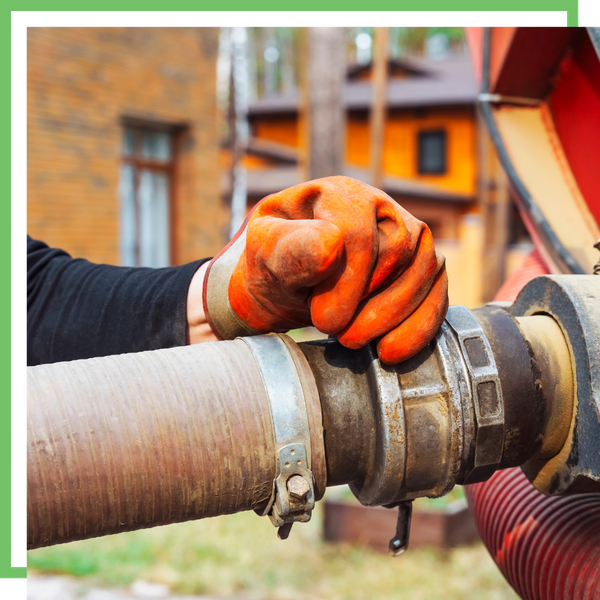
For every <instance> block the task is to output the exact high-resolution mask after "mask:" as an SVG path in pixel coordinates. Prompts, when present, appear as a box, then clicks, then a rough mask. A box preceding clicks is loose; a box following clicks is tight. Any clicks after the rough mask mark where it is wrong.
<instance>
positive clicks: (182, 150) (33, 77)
mask: <svg viewBox="0 0 600 600" xmlns="http://www.w3.org/2000/svg"><path fill="white" fill-rule="evenodd" d="M217 49H218V30H217V29H214V28H33V29H29V32H28V50H27V51H28V56H27V59H28V63H27V64H28V97H27V102H28V146H27V147H28V150H27V152H28V232H29V234H30V235H32V236H33V237H37V238H39V239H42V240H44V241H45V242H47V243H48V244H50V245H54V246H58V247H61V248H64V249H65V250H67V251H68V252H70V253H71V254H72V255H74V256H81V257H85V258H88V259H89V260H92V261H95V262H106V263H112V264H127V265H136V264H137V265H140V264H141V265H148V266H163V265H166V264H181V263H185V262H189V261H191V260H194V259H196V258H201V257H205V256H211V255H213V254H214V253H215V252H217V251H218V250H219V249H220V248H221V247H222V246H223V243H224V241H225V235H226V233H225V232H226V231H227V221H228V214H227V213H226V211H225V209H224V207H223V204H222V201H221V194H220V188H219V185H220V181H219V163H218V146H219V144H218V127H217V108H216V97H215V84H216V77H215V71H216V58H217Z"/></svg>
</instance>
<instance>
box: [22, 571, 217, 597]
mask: <svg viewBox="0 0 600 600" xmlns="http://www.w3.org/2000/svg"><path fill="white" fill-rule="evenodd" d="M27 600H214V599H213V598H209V597H208V596H173V595H171V591H170V590H169V587H168V586H166V585H160V584H156V583H148V582H146V581H141V580H140V581H134V582H133V583H132V584H131V586H130V587H129V589H126V590H122V589H118V588H114V589H111V588H98V587H92V586H90V584H89V583H86V582H85V581H82V580H79V579H75V578H73V577H65V576H60V575H29V576H28V577H27Z"/></svg>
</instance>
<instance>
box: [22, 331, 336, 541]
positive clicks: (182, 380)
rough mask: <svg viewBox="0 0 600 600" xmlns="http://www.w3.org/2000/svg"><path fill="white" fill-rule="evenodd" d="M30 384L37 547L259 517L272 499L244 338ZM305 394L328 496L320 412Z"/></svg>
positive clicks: (95, 362)
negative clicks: (255, 512)
mask: <svg viewBox="0 0 600 600" xmlns="http://www.w3.org/2000/svg"><path fill="white" fill-rule="evenodd" d="M295 359H296V360H303V357H302V355H300V354H299V353H298V356H296V357H295ZM300 367H302V365H300ZM28 378H29V381H28V394H29V400H28V437H29V440H28V473H27V476H28V506H27V513H28V533H27V538H28V547H30V548H35V547H40V546H46V545H51V544H57V543H61V542H65V541H72V540H77V539H83V538H89V537H95V536H99V535H107V534H111V533H118V532H121V531H129V530H133V529H141V528H144V527H152V526H155V525H161V524H166V523H175V522H180V521H186V520H189V519H198V518H203V517H211V516H215V515H223V514H230V513H235V512H238V511H242V510H251V509H259V508H261V507H264V505H265V504H266V503H267V501H268V500H269V498H270V496H271V493H272V488H273V480H274V478H275V476H276V470H277V464H276V453H275V448H274V435H273V429H272V424H271V416H270V408H269V402H268V398H267V394H266V392H265V386H264V385H263V380H262V376H261V372H260V370H259V368H258V366H257V362H256V360H255V357H254V355H253V353H252V352H251V350H250V348H249V346H248V345H247V344H246V343H244V342H243V341H241V340H236V341H233V342H218V343H208V344H200V345H197V346H187V347H182V348H171V349H168V350H157V351H154V352H142V353H139V354H127V355H121V356H111V357H105V358H95V359H89V360H80V361H73V362H65V363H58V364H53V365H42V366H37V367H31V368H29V369H28ZM315 393H316V392H315ZM304 396H305V398H306V399H307V402H306V404H307V406H306V409H307V412H308V417H309V421H311V423H312V426H313V429H314V430H315V431H317V435H314V436H313V439H314V444H315V446H314V447H313V448H312V459H313V460H312V462H313V473H315V478H316V483H317V485H316V488H317V490H316V491H317V495H318V497H320V496H321V495H322V493H323V488H324V477H325V467H324V461H323V458H322V455H323V450H322V433H321V429H320V427H321V425H320V423H321V415H320V412H319V411H320V408H319V404H318V400H316V402H314V403H311V402H310V399H311V398H313V399H314V397H315V394H314V393H311V392H310V390H307V393H305V394H304ZM319 445H320V446H319ZM308 452H309V455H310V449H309V450H308ZM319 457H320V458H319ZM309 458H310V456H309ZM321 463H322V466H321V467H319V464H321Z"/></svg>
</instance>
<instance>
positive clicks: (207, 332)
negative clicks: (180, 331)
mask: <svg viewBox="0 0 600 600" xmlns="http://www.w3.org/2000/svg"><path fill="white" fill-rule="evenodd" d="M208 265H209V263H208V262H205V263H204V264H203V265H202V266H201V267H200V268H199V269H198V270H197V271H196V273H194V276H193V277H192V281H191V282H190V287H189V289H188V297H187V321H188V336H187V339H188V344H200V343H202V342H216V341H217V340H218V338H217V336H216V335H215V334H214V333H213V330H212V329H211V327H210V325H209V324H208V320H207V318H206V314H205V313H204V304H203V302H202V293H203V290H204V279H205V277H206V271H207V270H208Z"/></svg>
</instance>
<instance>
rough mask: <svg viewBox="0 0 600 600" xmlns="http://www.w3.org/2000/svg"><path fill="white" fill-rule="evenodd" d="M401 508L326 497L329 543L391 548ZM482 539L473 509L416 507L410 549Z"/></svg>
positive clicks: (383, 549)
mask: <svg viewBox="0 0 600 600" xmlns="http://www.w3.org/2000/svg"><path fill="white" fill-rule="evenodd" d="M397 516H398V511H397V509H387V508H382V507H369V506H362V505H360V504H354V503H351V502H344V501H339V500H325V502H324V516H323V533H324V537H325V539H326V540H327V541H329V542H346V543H350V544H358V545H361V546H368V547H369V548H373V549H374V550H377V551H379V552H385V553H387V551H388V544H389V541H390V540H391V539H392V538H393V537H394V534H395V533H396V520H397ZM477 539H479V534H478V533H477V528H476V527H475V521H474V520H473V516H472V515H471V511H470V510H469V509H468V508H467V507H466V506H462V505H459V506H458V507H456V506H455V507H449V508H447V509H445V510H436V511H433V510H431V511H427V510H413V513H412V524H411V530H410V541H409V548H418V547H419V546H436V547H438V548H454V547H456V546H459V545H462V544H469V543H472V542H474V541H476V540H477Z"/></svg>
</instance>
